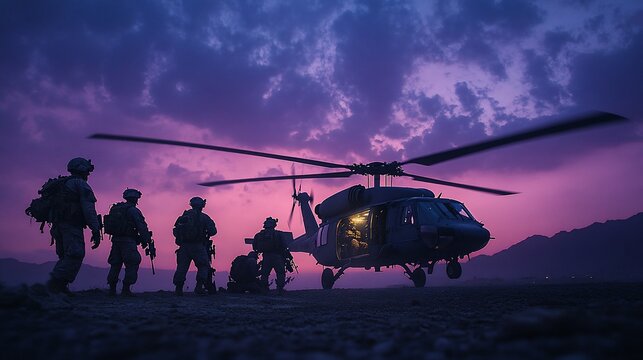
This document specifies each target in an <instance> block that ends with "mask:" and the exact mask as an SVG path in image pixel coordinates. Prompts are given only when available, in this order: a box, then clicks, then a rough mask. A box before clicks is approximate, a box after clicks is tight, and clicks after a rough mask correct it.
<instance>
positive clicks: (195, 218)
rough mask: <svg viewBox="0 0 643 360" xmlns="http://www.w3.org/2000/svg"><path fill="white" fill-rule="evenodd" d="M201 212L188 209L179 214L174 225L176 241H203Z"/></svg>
mask: <svg viewBox="0 0 643 360" xmlns="http://www.w3.org/2000/svg"><path fill="white" fill-rule="evenodd" d="M200 215H201V214H199V213H192V212H190V211H189V210H186V211H184V212H183V215H181V216H179V218H178V219H177V220H176V224H175V225H174V236H176V241H177V243H196V242H200V241H205V232H204V231H203V226H202V225H201V221H200V220H201V216H200Z"/></svg>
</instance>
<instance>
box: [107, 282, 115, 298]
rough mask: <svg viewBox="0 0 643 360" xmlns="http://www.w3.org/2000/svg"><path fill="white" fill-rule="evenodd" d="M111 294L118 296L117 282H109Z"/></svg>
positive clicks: (108, 293) (109, 292) (109, 293)
mask: <svg viewBox="0 0 643 360" xmlns="http://www.w3.org/2000/svg"><path fill="white" fill-rule="evenodd" d="M107 295H109V296H116V283H110V284H109V291H108V292H107Z"/></svg>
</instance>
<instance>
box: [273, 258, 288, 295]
mask: <svg viewBox="0 0 643 360" xmlns="http://www.w3.org/2000/svg"><path fill="white" fill-rule="evenodd" d="M275 274H276V275H277V290H283V289H284V286H285V285H286V263H285V262H284V259H283V257H282V256H279V258H275Z"/></svg>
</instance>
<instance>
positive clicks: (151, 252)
mask: <svg viewBox="0 0 643 360" xmlns="http://www.w3.org/2000/svg"><path fill="white" fill-rule="evenodd" d="M149 233H150V237H149V239H150V242H149V243H144V242H142V244H143V245H145V246H143V248H144V249H145V256H149V257H150V264H152V275H156V272H155V271H154V258H156V247H155V246H154V239H152V232H151V231H150V232H149Z"/></svg>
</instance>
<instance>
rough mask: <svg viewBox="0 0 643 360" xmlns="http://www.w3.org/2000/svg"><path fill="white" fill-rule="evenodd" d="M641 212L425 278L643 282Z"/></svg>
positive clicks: (343, 282)
mask: <svg viewBox="0 0 643 360" xmlns="http://www.w3.org/2000/svg"><path fill="white" fill-rule="evenodd" d="M641 253H643V212H642V213H639V214H637V215H634V216H632V217H630V218H628V219H624V220H609V221H607V222H605V223H594V224H592V225H590V226H588V227H585V228H582V229H576V230H572V231H563V232H559V233H558V234H556V235H554V236H552V237H546V236H541V235H534V236H530V237H528V238H527V239H525V240H523V241H521V242H519V243H517V244H515V245H513V246H511V247H509V248H507V249H505V250H502V251H500V252H498V253H496V254H494V255H479V256H476V257H474V258H472V259H471V260H470V261H468V262H466V263H463V264H462V267H463V275H462V277H461V278H460V279H458V280H451V279H448V278H447V277H446V274H445V269H444V268H445V265H444V264H443V263H441V264H437V265H436V266H435V268H434V271H433V274H432V275H430V276H429V277H428V282H427V284H428V286H443V285H455V286H457V285H481V284H489V283H492V284H499V283H516V282H518V283H535V282H538V283H542V282H573V281H642V280H643V261H640V259H639V254H641ZM53 265H54V262H46V263H43V264H31V263H25V262H20V261H18V260H15V259H0V283H2V284H4V285H8V286H16V285H19V284H23V283H25V284H33V283H38V282H45V281H46V280H47V277H48V274H49V271H51V268H52V267H53ZM173 273H174V271H173V270H162V269H158V270H156V275H152V274H151V271H150V269H140V270H139V280H138V282H137V284H136V290H137V291H156V290H170V289H172V275H173ZM216 274H217V275H216V279H217V285H218V286H225V284H226V282H227V279H228V273H227V272H225V271H221V272H219V271H218V272H217V273H216ZM106 275H107V269H106V268H99V267H94V266H91V265H83V267H82V269H81V271H80V273H79V275H78V278H77V279H76V281H75V282H74V283H73V285H72V289H74V290H80V289H88V288H104V287H106V283H105V277H106ZM194 275H195V274H194V272H190V273H189V274H188V277H187V278H188V280H187V282H186V288H187V289H188V290H189V289H190V288H192V287H193V285H194V284H193V283H194ZM320 275H321V268H320V269H319V271H317V272H315V271H312V272H305V273H301V274H294V276H293V277H294V281H293V282H292V283H291V284H289V288H291V289H316V288H320ZM387 286H410V281H409V280H408V279H406V277H405V275H404V274H403V273H402V271H401V270H399V268H396V269H386V270H385V271H382V272H381V273H374V272H372V271H371V272H367V271H363V270H359V269H349V270H348V271H347V272H346V274H344V275H343V276H342V278H341V279H340V280H338V281H337V283H336V287H344V288H360V287H387Z"/></svg>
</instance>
